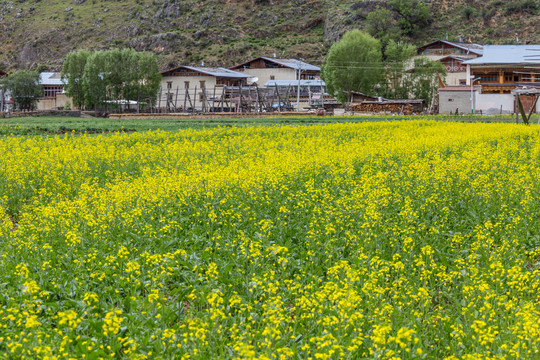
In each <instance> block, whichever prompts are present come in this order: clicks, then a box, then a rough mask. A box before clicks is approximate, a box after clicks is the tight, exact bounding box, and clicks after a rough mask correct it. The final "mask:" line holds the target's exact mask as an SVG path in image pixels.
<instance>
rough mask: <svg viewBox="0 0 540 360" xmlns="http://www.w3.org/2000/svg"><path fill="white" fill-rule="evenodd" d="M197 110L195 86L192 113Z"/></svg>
mask: <svg viewBox="0 0 540 360" xmlns="http://www.w3.org/2000/svg"><path fill="white" fill-rule="evenodd" d="M196 110H197V85H195V90H194V91H193V113H195V111H196Z"/></svg>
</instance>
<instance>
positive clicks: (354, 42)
mask: <svg viewBox="0 0 540 360" xmlns="http://www.w3.org/2000/svg"><path fill="white" fill-rule="evenodd" d="M383 75H384V74H383V64H382V53H381V43H380V41H379V40H377V39H375V38H373V37H371V36H370V35H369V34H366V33H364V32H361V31H360V30H352V31H349V32H347V33H346V34H345V35H343V37H342V38H341V40H340V41H338V42H336V43H334V44H333V45H332V47H331V48H330V51H329V52H328V56H327V57H326V61H325V63H324V65H323V67H322V78H323V80H324V81H325V82H326V86H327V89H328V92H329V93H330V94H333V95H334V96H336V97H337V99H338V100H339V101H341V102H346V101H347V98H348V97H349V92H350V91H360V92H363V93H366V94H370V93H373V92H374V89H373V88H374V86H375V85H377V84H378V83H379V82H380V81H381V80H382V78H383Z"/></svg>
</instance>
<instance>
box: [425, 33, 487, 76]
mask: <svg viewBox="0 0 540 360" xmlns="http://www.w3.org/2000/svg"><path fill="white" fill-rule="evenodd" d="M483 48H484V47H483V45H480V44H474V43H465V42H453V41H447V40H437V41H434V42H431V43H429V44H426V45H423V46H420V47H418V48H417V49H416V53H417V56H418V57H420V56H422V57H426V58H428V59H430V60H433V61H440V62H441V63H443V64H444V66H445V67H446V78H445V79H443V80H444V83H445V84H446V86H463V85H466V84H467V66H466V65H465V64H464V62H465V61H467V60H470V59H474V58H477V57H479V56H482V54H483Z"/></svg>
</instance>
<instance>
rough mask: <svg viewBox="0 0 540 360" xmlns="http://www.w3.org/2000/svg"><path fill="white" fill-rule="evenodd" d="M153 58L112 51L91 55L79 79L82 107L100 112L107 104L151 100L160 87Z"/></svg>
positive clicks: (148, 54) (128, 51)
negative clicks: (82, 100)
mask: <svg viewBox="0 0 540 360" xmlns="http://www.w3.org/2000/svg"><path fill="white" fill-rule="evenodd" d="M160 81H161V75H160V73H159V70H158V67H157V62H156V58H155V56H154V55H153V54H151V53H141V52H137V51H135V50H131V49H122V50H120V49H115V50H110V51H97V52H94V53H92V54H91V55H90V56H89V57H88V59H87V61H86V65H85V67H84V72H83V75H82V82H83V84H82V85H83V93H84V104H85V106H86V107H87V108H91V109H95V108H102V107H103V105H104V104H105V101H106V100H112V101H121V100H122V101H123V100H140V99H148V98H149V99H154V98H155V97H156V95H157V91H158V89H159V86H160Z"/></svg>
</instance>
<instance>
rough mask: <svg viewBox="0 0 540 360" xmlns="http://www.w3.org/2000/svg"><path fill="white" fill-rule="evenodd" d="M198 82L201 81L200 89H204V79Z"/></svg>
mask: <svg viewBox="0 0 540 360" xmlns="http://www.w3.org/2000/svg"><path fill="white" fill-rule="evenodd" d="M200 83H201V89H204V88H205V87H206V81H204V80H201V81H200Z"/></svg>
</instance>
